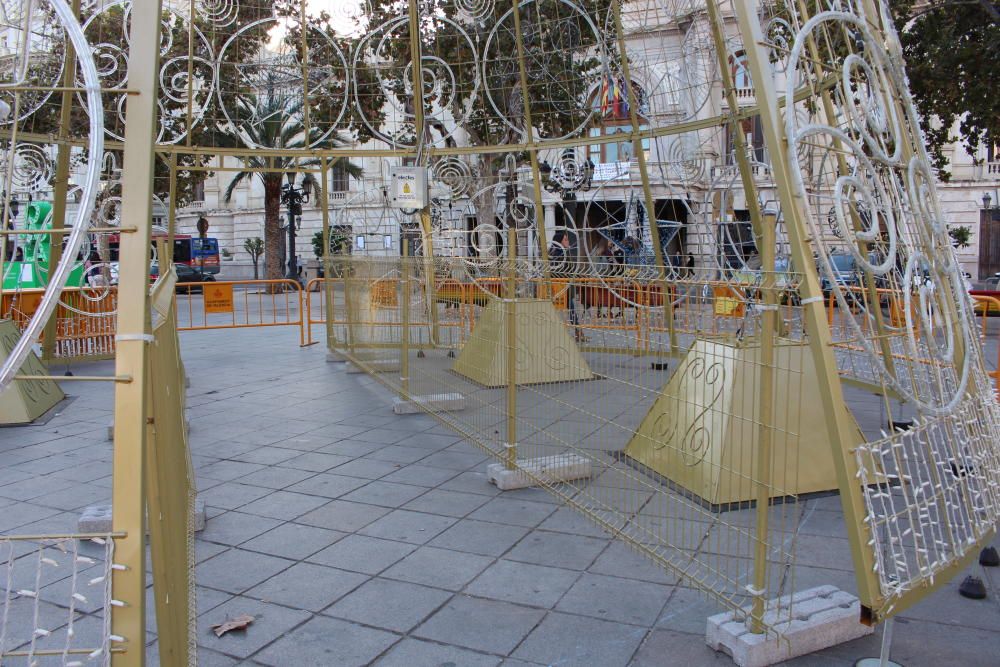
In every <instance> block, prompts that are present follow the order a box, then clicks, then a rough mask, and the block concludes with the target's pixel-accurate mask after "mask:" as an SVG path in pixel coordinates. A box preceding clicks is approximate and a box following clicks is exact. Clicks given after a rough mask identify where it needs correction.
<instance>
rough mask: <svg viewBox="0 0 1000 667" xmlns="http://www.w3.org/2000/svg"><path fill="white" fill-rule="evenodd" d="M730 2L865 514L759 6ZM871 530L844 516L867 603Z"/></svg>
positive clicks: (870, 598)
mask: <svg viewBox="0 0 1000 667" xmlns="http://www.w3.org/2000/svg"><path fill="white" fill-rule="evenodd" d="M734 7H735V9H736V18H737V21H738V23H739V26H740V32H741V33H742V35H743V44H744V48H745V50H746V54H747V60H748V65H749V67H750V75H751V77H752V78H753V82H754V88H755V91H756V94H757V100H758V102H759V108H760V114H761V124H762V126H763V129H764V140H765V143H766V145H767V147H768V151H769V153H770V155H771V160H772V169H773V174H774V181H775V185H776V186H777V190H778V196H779V198H780V200H781V208H782V211H783V213H784V219H785V226H786V229H787V231H788V237H789V241H790V246H791V250H792V261H793V262H794V265H795V266H796V267H797V269H798V270H799V271H801V272H802V283H801V284H800V286H799V293H800V295H801V296H802V310H803V320H804V325H805V328H806V334H807V336H808V339H809V347H810V350H811V352H812V355H813V362H814V363H815V365H816V374H817V378H818V381H819V390H820V391H819V393H820V395H819V396H818V397H817V398H818V399H819V400H821V401H822V402H823V405H824V406H825V410H824V415H825V418H826V427H827V430H828V432H829V435H830V446H831V448H832V450H833V462H834V467H835V468H836V471H837V479H838V483H839V485H840V491H841V493H840V498H841V503H842V505H843V506H844V515H845V516H848V517H863V516H865V515H866V514H867V512H866V510H865V504H864V498H863V496H862V493H861V488H860V487H859V486H858V484H857V480H856V479H855V478H854V475H853V474H852V472H851V471H853V470H854V469H855V466H856V464H855V462H854V460H853V454H852V453H851V450H852V449H853V447H854V446H855V445H857V444H858V443H856V442H853V439H852V429H851V425H850V423H849V416H848V414H847V411H846V409H845V408H844V397H843V391H842V389H841V385H840V378H839V377H838V374H837V362H836V359H835V358H834V356H833V347H832V345H833V341H832V338H831V335H830V329H829V326H828V324H827V319H826V312H825V310H824V303H823V293H822V290H821V289H820V285H819V278H818V277H817V275H816V269H815V267H814V266H813V262H812V251H811V249H810V247H809V230H808V226H807V224H806V216H807V215H809V212H808V207H807V206H806V202H805V201H803V200H802V199H801V198H800V197H799V196H798V195H797V194H796V191H795V188H794V186H793V185H792V178H791V174H790V169H791V167H790V165H789V163H788V158H787V155H786V152H785V151H786V148H787V145H788V142H787V138H786V137H785V134H784V125H783V124H782V120H781V117H780V113H779V106H778V96H777V94H776V93H775V83H774V76H773V73H772V71H771V67H770V61H769V59H768V54H767V52H766V51H765V50H764V47H763V44H765V43H766V42H765V40H764V34H763V29H762V28H761V25H760V19H759V17H758V16H757V6H756V4H755V2H753V0H737V1H736V2H735V3H734ZM813 400H814V399H813ZM869 530H870V529H869V527H868V525H867V524H866V523H863V522H861V521H848V522H847V536H848V540H849V542H850V545H851V551H852V553H853V555H854V562H855V563H857V564H858V566H857V567H855V574H856V576H857V584H858V597H859V598H860V599H861V603H862V605H864V606H865V607H869V608H870V607H872V606H877V602H878V600H879V599H880V597H881V594H880V592H879V588H878V582H877V580H876V579H875V577H874V574H873V572H874V569H873V568H874V565H875V563H874V559H873V556H872V553H871V551H870V550H869V549H867V548H866V544H867V543H868V540H869V539H871V538H870V536H869ZM863 613H864V610H863Z"/></svg>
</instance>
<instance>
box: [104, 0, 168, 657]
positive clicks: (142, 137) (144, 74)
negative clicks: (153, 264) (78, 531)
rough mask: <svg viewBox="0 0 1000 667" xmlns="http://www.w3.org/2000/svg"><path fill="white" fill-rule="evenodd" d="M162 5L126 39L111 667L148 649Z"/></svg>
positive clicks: (144, 5)
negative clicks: (120, 648)
mask: <svg viewBox="0 0 1000 667" xmlns="http://www.w3.org/2000/svg"><path fill="white" fill-rule="evenodd" d="M160 9H161V3H160V0H152V1H151V2H137V3H134V5H133V6H132V23H131V32H130V39H129V43H130V44H131V45H132V48H131V52H130V54H129V68H128V87H129V88H131V89H134V90H137V91H138V92H139V95H137V96H134V97H130V98H129V100H128V106H127V107H126V122H125V155H124V162H123V168H122V219H123V220H125V221H128V222H130V223H134V224H135V225H136V226H137V227H138V231H137V232H136V233H135V234H128V235H124V236H122V238H121V244H120V252H121V256H120V262H119V284H118V324H117V332H118V335H117V340H118V342H117V354H116V357H115V362H116V363H115V374H116V375H118V376H130V377H132V378H133V381H132V382H130V383H127V384H124V383H123V384H119V385H117V386H116V390H115V427H114V443H115V447H114V479H113V489H112V506H113V508H114V509H113V513H112V529H113V530H114V531H116V532H122V533H125V534H126V536H125V537H123V538H121V539H118V540H116V541H115V560H116V562H118V563H120V564H122V565H124V566H125V568H124V569H122V570H115V571H114V572H113V573H112V587H113V589H114V591H115V598H116V599H118V600H121V601H123V602H124V606H121V607H118V606H116V607H112V610H111V632H112V633H113V634H114V635H116V636H118V637H122V638H124V642H123V643H124V648H125V651H124V652H123V653H119V654H115V655H113V656H112V658H111V663H112V665H113V666H114V667H142V665H143V664H144V663H145V651H146V641H145V638H146V596H145V593H146V544H145V543H146V531H145V509H146V493H145V477H146V474H145V466H146V418H147V415H148V414H149V410H148V407H147V397H146V374H147V372H148V363H147V359H148V351H147V347H146V346H147V345H148V340H149V336H150V335H151V327H150V315H149V244H150V239H151V233H150V232H151V221H152V203H153V159H154V155H153V141H154V139H155V137H156V120H157V119H156V108H157V107H156V96H157V78H156V73H157V72H158V71H159V46H160Z"/></svg>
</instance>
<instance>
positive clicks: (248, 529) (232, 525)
mask: <svg viewBox="0 0 1000 667" xmlns="http://www.w3.org/2000/svg"><path fill="white" fill-rule="evenodd" d="M280 523H281V522H280V521H278V520H276V519H267V518H264V517H259V516H255V515H253V514H244V513H243V512H236V511H231V512H224V513H222V514H219V515H217V516H213V517H211V519H210V520H209V521H208V522H207V525H206V526H205V530H204V531H202V533H201V538H202V539H205V540H208V541H210V542H218V543H219V544H229V545H232V546H236V545H237V544H242V543H243V542H246V541H247V540H249V539H252V538H254V537H257V536H258V535H260V534H261V533H264V532H267V531H269V530H271V529H272V528H274V527H276V526H277V525H278V524H280Z"/></svg>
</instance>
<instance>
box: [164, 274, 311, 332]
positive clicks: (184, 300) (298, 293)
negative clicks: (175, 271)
mask: <svg viewBox="0 0 1000 667" xmlns="http://www.w3.org/2000/svg"><path fill="white" fill-rule="evenodd" d="M255 288H256V289H255ZM303 303H304V301H303V298H302V286H301V285H300V284H299V283H298V282H296V281H294V280H288V279H280V280H227V281H217V282H204V283H178V285H177V330H178V331H199V330H204V329H246V328H252V327H298V328H299V344H300V345H302V346H305V345H308V344H309V343H307V342H306V319H307V318H305V317H304V316H303V312H302V311H303Z"/></svg>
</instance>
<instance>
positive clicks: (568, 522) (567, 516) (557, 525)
mask: <svg viewBox="0 0 1000 667" xmlns="http://www.w3.org/2000/svg"><path fill="white" fill-rule="evenodd" d="M538 527H539V528H540V529H541V530H549V531H554V532H557V533H569V534H570V535H583V536H586V537H602V538H607V537H610V536H609V534H608V533H606V532H605V531H604V530H602V529H601V527H600V526H599V525H597V524H596V523H595V522H593V521H591V520H590V519H588V518H587V517H585V516H583V514H581V513H580V511H579V510H575V509H573V508H572V507H560V508H559V509H557V510H556V511H555V512H554V513H552V514H551V515H549V517H548V518H547V519H545V521H543V522H542V523H541V524H539V526H538Z"/></svg>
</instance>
